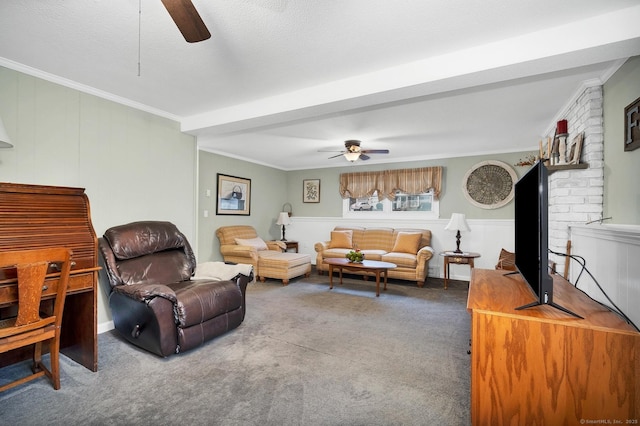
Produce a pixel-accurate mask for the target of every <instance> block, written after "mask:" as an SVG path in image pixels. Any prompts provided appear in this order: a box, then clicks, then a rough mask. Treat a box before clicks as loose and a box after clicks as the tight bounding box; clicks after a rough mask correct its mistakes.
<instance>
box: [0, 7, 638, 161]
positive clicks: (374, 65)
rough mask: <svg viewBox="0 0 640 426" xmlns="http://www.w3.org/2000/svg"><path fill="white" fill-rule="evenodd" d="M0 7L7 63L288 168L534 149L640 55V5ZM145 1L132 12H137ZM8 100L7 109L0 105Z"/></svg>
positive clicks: (2, 60)
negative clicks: (340, 153)
mask: <svg viewBox="0 0 640 426" xmlns="http://www.w3.org/2000/svg"><path fill="white" fill-rule="evenodd" d="M193 3H194V5H195V7H196V8H197V9H198V11H199V12H200V14H201V16H202V18H203V20H204V22H205V23H206V25H207V27H208V28H209V30H210V31H211V33H212V37H211V38H210V39H209V40H206V41H203V42H200V43H195V44H189V43H186V42H185V41H184V39H183V38H182V36H181V34H180V33H179V31H178V30H177V28H176V26H175V24H174V23H173V21H172V20H171V18H170V17H169V15H168V13H167V12H166V10H165V9H164V7H163V6H162V4H161V3H160V0H144V1H141V2H138V1H135V0H48V1H39V0H22V1H2V2H0V65H3V66H6V67H9V68H13V69H17V70H19V71H22V72H26V73H29V74H33V75H37V76H40V77H43V78H46V79H49V80H52V81H55V82H59V83H62V84H65V85H68V86H71V87H75V88H78V89H80V90H84V91H87V92H90V93H95V94H97V95H99V96H104V97H106V98H109V99H113V100H116V101H119V102H122V103H125V104H129V105H133V106H135V107H138V108H141V109H145V110H148V111H151V112H154V113H157V114H160V115H163V116H166V117H170V118H173V119H176V120H179V121H180V122H181V124H182V129H183V131H185V132H188V133H191V134H194V135H197V136H198V145H199V146H200V147H201V148H202V149H206V150H209V151H212V152H217V153H221V154H225V155H229V156H232V157H239V158H244V159H247V160H249V161H254V162H257V163H261V164H266V165H270V166H273V167H277V168H280V169H283V170H294V169H308V168H315V167H330V166H336V165H341V164H343V162H344V161H345V160H344V159H342V158H335V159H331V160H329V159H328V158H327V157H329V156H330V155H328V154H327V153H326V152H318V150H320V149H328V148H336V149H339V148H340V147H341V146H342V145H343V141H344V140H346V139H354V138H355V139H360V140H362V141H363V142H362V145H363V147H364V148H365V149H366V148H371V149H380V148H386V149H389V150H390V151H391V153H390V154H389V155H378V156H372V160H370V161H369V162H368V163H360V162H358V163H355V164H371V163H376V162H387V161H392V162H393V161H405V160H417V159H428V158H429V159H430V158H443V157H449V156H459V155H472V154H483V153H495V152H505V151H521V150H527V149H532V148H534V147H535V146H537V142H538V140H539V138H540V135H542V134H544V133H545V132H546V131H547V130H548V129H549V127H550V126H552V123H553V122H554V120H555V119H557V114H558V113H559V112H560V111H561V110H562V108H563V107H564V106H565V105H566V103H567V102H568V101H569V100H570V99H571V97H572V96H573V95H574V94H575V93H576V92H577V91H578V90H579V89H580V88H581V87H583V86H584V85H585V84H586V85H589V84H600V83H601V82H602V81H604V79H606V78H607V77H608V76H609V75H610V73H611V72H613V71H615V69H616V68H617V67H618V66H619V65H620V64H621V63H622V61H623V60H624V59H626V58H627V57H629V56H634V55H639V54H640V25H638V22H640V5H639V4H638V1H637V0H608V1H602V0H563V1H561V2H558V1H556V0H532V1H518V2H514V1H509V0H485V1H483V2H478V1H470V0H449V1H440V0H438V1H436V0H415V1H414V0H403V1H388V0H340V1H338V0H323V1H300V0H299V1H293V0H215V1H214V0H209V1H205V0H194V1H193ZM139 6H141V8H140V10H141V13H139ZM0 102H1V100H0Z"/></svg>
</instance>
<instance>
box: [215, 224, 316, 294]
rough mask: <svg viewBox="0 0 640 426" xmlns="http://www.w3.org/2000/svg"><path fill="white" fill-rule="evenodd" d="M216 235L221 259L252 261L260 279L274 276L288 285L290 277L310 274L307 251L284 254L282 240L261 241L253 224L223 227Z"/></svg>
mask: <svg viewBox="0 0 640 426" xmlns="http://www.w3.org/2000/svg"><path fill="white" fill-rule="evenodd" d="M216 236H217V237H218V240H219V241H220V253H221V254H222V257H223V258H224V261H225V262H233V263H247V264H251V265H252V266H253V271H254V274H255V277H256V278H259V279H260V281H263V282H264V281H265V279H266V278H276V279H281V280H282V283H283V284H284V285H287V284H288V283H289V279H291V278H293V277H298V276H300V275H305V276H309V274H310V273H311V257H310V256H309V255H308V254H301V253H287V252H285V250H286V248H287V245H286V244H285V243H284V242H283V241H273V240H272V241H264V240H263V239H262V238H260V237H258V234H257V232H256V230H255V229H254V228H253V227H252V226H247V225H235V226H222V227H220V228H218V229H217V230H216Z"/></svg>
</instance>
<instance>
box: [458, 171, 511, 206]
mask: <svg viewBox="0 0 640 426" xmlns="http://www.w3.org/2000/svg"><path fill="white" fill-rule="evenodd" d="M517 179H518V176H517V175H516V172H515V170H513V169H512V168H511V167H510V166H509V165H508V164H505V163H503V162H502V161H493V160H489V161H483V162H481V163H478V164H476V165H475V166H473V167H472V168H471V169H470V170H469V171H468V172H467V174H466V175H465V176H464V179H463V180H462V192H463V193H464V195H465V197H466V198H467V200H468V201H469V202H470V203H471V204H473V205H474V206H476V207H480V208H483V209H497V208H499V207H502V206H504V205H506V204H507V203H508V202H509V201H511V200H512V199H513V194H514V185H515V183H516V181H517Z"/></svg>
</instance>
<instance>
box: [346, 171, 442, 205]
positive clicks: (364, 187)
mask: <svg viewBox="0 0 640 426" xmlns="http://www.w3.org/2000/svg"><path fill="white" fill-rule="evenodd" d="M441 189H442V167H440V166H438V167H422V168H418V169H399V170H383V171H376V172H359V173H342V174H341V175H340V195H341V196H342V198H350V197H351V198H362V197H370V196H371V195H372V194H373V193H374V192H376V191H378V197H379V198H381V199H384V198H387V199H389V200H394V199H395V193H396V191H400V192H403V193H406V194H410V195H416V194H422V193H424V192H428V191H430V190H433V193H434V196H435V198H436V199H438V198H439V197H440V191H441Z"/></svg>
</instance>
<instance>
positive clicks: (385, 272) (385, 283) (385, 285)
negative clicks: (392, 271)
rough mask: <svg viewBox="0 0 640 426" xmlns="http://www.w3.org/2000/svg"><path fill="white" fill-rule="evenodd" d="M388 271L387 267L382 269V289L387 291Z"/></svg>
mask: <svg viewBox="0 0 640 426" xmlns="http://www.w3.org/2000/svg"><path fill="white" fill-rule="evenodd" d="M388 272H389V271H388V270H387V269H385V270H384V291H387V275H388V274H387V273H388Z"/></svg>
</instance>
